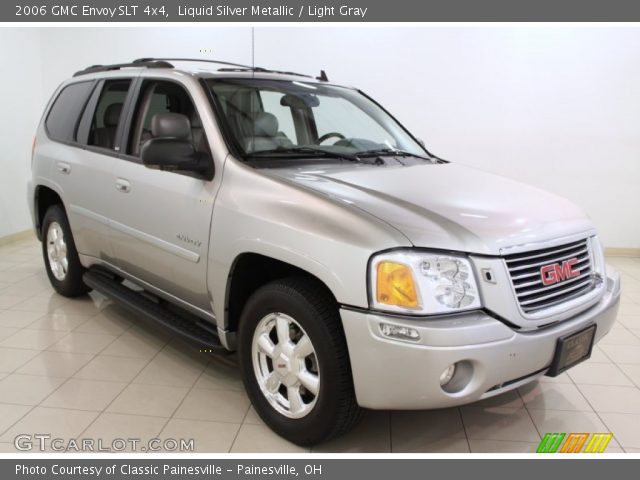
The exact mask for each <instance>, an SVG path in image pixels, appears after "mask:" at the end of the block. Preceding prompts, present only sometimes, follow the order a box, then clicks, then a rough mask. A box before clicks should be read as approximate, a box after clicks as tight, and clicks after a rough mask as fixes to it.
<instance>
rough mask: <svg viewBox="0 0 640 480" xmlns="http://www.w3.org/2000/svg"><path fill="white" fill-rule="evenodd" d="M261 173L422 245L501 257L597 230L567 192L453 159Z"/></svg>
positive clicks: (311, 167)
mask: <svg viewBox="0 0 640 480" xmlns="http://www.w3.org/2000/svg"><path fill="white" fill-rule="evenodd" d="M262 172H263V173H267V174H268V175H273V176H277V177H279V178H281V179H283V180H285V181H287V182H292V183H295V184H297V185H298V186H300V187H304V188H307V189H311V190H314V191H316V192H318V193H320V194H323V195H326V196H329V197H332V198H333V199H334V200H337V201H339V202H344V203H347V204H350V205H351V206H353V207H356V208H359V209H361V210H364V211H366V212H367V213H369V214H371V215H373V216H375V217H378V218H379V219H380V220H382V221H384V222H386V223H388V224H390V225H392V226H393V227H395V228H396V229H397V230H399V231H400V232H402V233H403V234H404V235H405V236H406V237H407V238H408V239H409V241H410V242H411V243H412V244H413V245H414V246H417V247H429V248H439V249H446V250H455V251H463V252H469V253H477V254H486V255H500V254H501V249H504V248H506V247H513V246H521V245H526V244H530V243H536V242H543V241H548V240H553V239H558V238H562V237H565V236H570V235H574V234H576V233H582V232H590V231H592V230H593V226H592V224H591V222H590V221H589V219H588V218H587V216H586V215H585V214H584V213H583V212H582V211H581V210H580V209H579V208H577V207H576V206H575V205H574V204H573V203H571V202H569V201H568V200H566V199H564V198H562V197H559V196H557V195H554V194H551V193H548V192H545V191H543V190H540V189H538V188H534V187H531V186H528V185H525V184H523V183H519V182H516V181H514V180H510V179H507V178H504V177H501V176H498V175H493V174H490V173H486V172H482V171H480V170H476V169H474V168H470V167H465V166H462V165H456V164H452V163H444V164H416V165H410V166H371V165H349V166H348V167H345V166H344V165H330V166H324V165H323V166H319V165H314V166H306V167H298V168H270V169H265V170H262Z"/></svg>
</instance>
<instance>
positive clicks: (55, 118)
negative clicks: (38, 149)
mask: <svg viewBox="0 0 640 480" xmlns="http://www.w3.org/2000/svg"><path fill="white" fill-rule="evenodd" d="M92 85H93V82H81V83H73V84H71V85H68V86H66V87H64V89H63V90H62V91H61V92H60V94H59V95H58V98H56V100H55V102H54V103H53V105H52V106H51V110H49V115H47V120H46V122H45V125H46V127H47V132H48V133H49V136H50V137H51V138H53V139H55V140H61V141H66V142H71V141H74V140H75V138H74V135H75V129H76V126H77V125H78V118H79V117H80V113H81V112H82V109H83V108H84V105H85V103H86V101H87V98H88V97H89V93H90V92H91V87H92Z"/></svg>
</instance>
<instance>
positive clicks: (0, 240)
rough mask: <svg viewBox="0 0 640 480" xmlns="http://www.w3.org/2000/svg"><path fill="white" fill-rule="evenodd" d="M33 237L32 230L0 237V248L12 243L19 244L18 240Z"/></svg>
mask: <svg viewBox="0 0 640 480" xmlns="http://www.w3.org/2000/svg"><path fill="white" fill-rule="evenodd" d="M35 236H36V234H35V232H34V231H33V228H29V229H28V230H23V231H22V232H16V233H12V234H11V235H6V236H4V237H0V246H2V245H8V244H10V243H13V242H19V241H20V240H26V239H28V238H32V237H35Z"/></svg>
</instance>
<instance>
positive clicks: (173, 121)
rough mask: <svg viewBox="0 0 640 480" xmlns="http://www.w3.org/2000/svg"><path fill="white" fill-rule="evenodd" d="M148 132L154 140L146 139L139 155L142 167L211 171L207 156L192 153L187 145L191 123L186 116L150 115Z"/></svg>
mask: <svg viewBox="0 0 640 480" xmlns="http://www.w3.org/2000/svg"><path fill="white" fill-rule="evenodd" d="M151 133H152V135H153V137H154V138H151V139H150V140H147V141H146V142H145V143H144V145H142V150H141V152H140V158H141V159H142V163H144V164H145V165H146V166H148V167H159V168H160V169H161V170H173V171H191V172H196V173H201V174H206V173H208V172H210V171H211V159H210V158H209V156H208V155H206V154H202V153H198V152H196V151H195V148H194V147H193V144H192V143H191V140H190V138H189V137H190V135H191V123H190V122H189V119H188V118H187V117H186V115H182V114H180V113H158V114H156V115H154V116H153V118H152V120H151Z"/></svg>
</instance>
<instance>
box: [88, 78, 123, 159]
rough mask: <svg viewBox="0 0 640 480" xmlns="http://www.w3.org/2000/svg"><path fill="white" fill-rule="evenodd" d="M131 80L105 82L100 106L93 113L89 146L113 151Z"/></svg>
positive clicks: (99, 101) (99, 102)
mask: <svg viewBox="0 0 640 480" xmlns="http://www.w3.org/2000/svg"><path fill="white" fill-rule="evenodd" d="M130 85H131V80H108V81H106V82H104V86H103V88H102V92H101V93H100V99H99V100H98V105H97V106H96V110H95V112H94V113H93V119H92V120H91V127H90V130H89V139H88V141H87V145H95V146H96V147H103V148H109V149H113V148H114V147H115V141H116V132H117V130H118V124H119V122H120V117H121V116H122V107H123V106H124V101H125V99H126V98H127V93H128V92H129V86H130Z"/></svg>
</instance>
